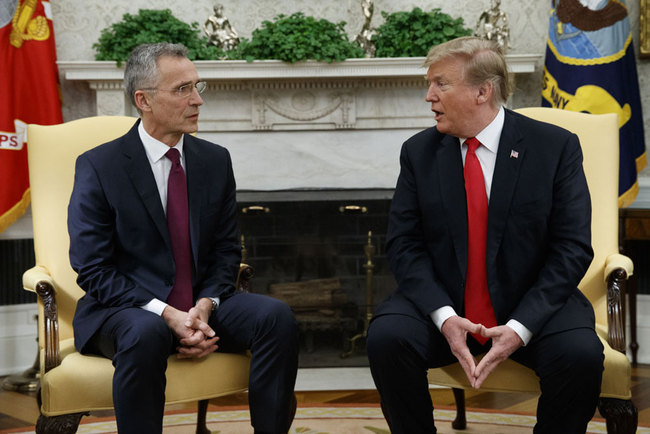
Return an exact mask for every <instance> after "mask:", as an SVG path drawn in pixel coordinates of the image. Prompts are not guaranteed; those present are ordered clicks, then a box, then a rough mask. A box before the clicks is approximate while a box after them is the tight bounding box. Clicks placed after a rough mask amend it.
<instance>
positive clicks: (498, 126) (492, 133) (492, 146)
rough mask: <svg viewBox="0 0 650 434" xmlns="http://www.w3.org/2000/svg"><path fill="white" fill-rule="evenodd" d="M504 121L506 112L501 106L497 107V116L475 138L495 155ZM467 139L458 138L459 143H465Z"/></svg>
mask: <svg viewBox="0 0 650 434" xmlns="http://www.w3.org/2000/svg"><path fill="white" fill-rule="evenodd" d="M505 119H506V112H505V110H504V109H503V106H501V107H499V111H498V112H497V115H496V116H495V117H494V119H493V120H492V122H490V123H489V124H488V126H487V127H485V128H483V130H481V132H480V133H478V134H477V135H476V138H477V139H478V141H479V142H481V144H482V145H483V146H485V147H486V148H487V149H489V150H490V151H491V152H493V153H495V154H496V153H497V150H498V149H499V140H500V139H501V131H502V130H503V123H504V122H505ZM465 140H467V138H460V143H461V144H463V143H465Z"/></svg>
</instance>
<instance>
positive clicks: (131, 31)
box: [93, 9, 219, 66]
mask: <svg viewBox="0 0 650 434" xmlns="http://www.w3.org/2000/svg"><path fill="white" fill-rule="evenodd" d="M156 42H173V43H180V44H183V45H185V46H186V47H187V49H188V51H189V58H190V59H192V60H212V59H216V58H217V56H218V54H219V53H218V50H217V48H216V47H214V46H211V45H208V44H207V39H206V38H205V37H202V36H201V35H200V32H199V25H198V23H192V24H187V23H185V22H183V21H181V20H179V19H178V18H176V17H174V15H172V13H171V11H170V10H169V9H163V10H154V9H140V10H139V12H138V13H137V14H136V15H131V14H124V15H123V16H122V20H121V21H119V22H117V23H115V24H113V25H111V26H109V27H107V28H105V29H104V30H102V32H101V35H100V37H99V40H98V41H97V42H96V43H95V44H93V48H94V49H95V51H96V55H95V60H116V61H117V63H118V66H119V65H120V63H121V62H123V61H126V60H127V58H128V56H129V53H131V51H132V50H133V49H134V48H135V47H137V46H138V45H140V44H144V43H156Z"/></svg>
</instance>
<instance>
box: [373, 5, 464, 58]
mask: <svg viewBox="0 0 650 434" xmlns="http://www.w3.org/2000/svg"><path fill="white" fill-rule="evenodd" d="M381 14H382V16H383V17H384V20H385V21H384V23H383V24H382V25H380V26H379V27H378V28H377V34H376V35H375V37H374V38H373V39H372V41H373V42H374V43H375V46H376V47H377V52H376V54H375V56H376V57H422V56H426V55H427V53H428V52H429V49H430V48H431V47H432V46H434V45H438V44H440V43H442V42H446V41H448V40H450V39H454V38H457V37H459V36H468V35H470V34H471V33H472V31H471V30H470V29H467V28H465V27H464V21H463V19H462V18H452V17H450V16H449V15H447V14H445V13H442V12H440V9H439V8H435V9H433V10H432V11H431V12H423V11H422V10H421V9H420V8H415V9H413V10H412V11H411V12H394V13H392V14H387V13H386V12H383V11H382V13H381Z"/></svg>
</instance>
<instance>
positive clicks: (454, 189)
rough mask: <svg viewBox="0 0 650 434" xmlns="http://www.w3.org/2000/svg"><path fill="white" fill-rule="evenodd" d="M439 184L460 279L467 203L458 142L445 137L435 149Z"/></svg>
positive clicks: (464, 256) (464, 264) (463, 270)
mask: <svg viewBox="0 0 650 434" xmlns="http://www.w3.org/2000/svg"><path fill="white" fill-rule="evenodd" d="M437 161H438V173H439V176H440V179H439V180H438V182H439V185H440V186H441V190H442V191H441V195H442V201H443V204H444V207H445V211H446V213H447V216H448V218H447V223H448V225H449V230H450V234H451V238H452V240H453V243H454V247H455V248H454V250H455V251H456V260H457V261H458V267H459V268H460V271H461V273H462V275H463V276H464V275H465V273H466V271H467V201H466V199H465V179H464V177H463V159H462V155H461V152H460V143H459V141H458V139H457V138H455V137H452V136H444V137H443V138H442V140H441V146H440V148H439V149H438V158H437Z"/></svg>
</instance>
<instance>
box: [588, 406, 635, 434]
mask: <svg viewBox="0 0 650 434" xmlns="http://www.w3.org/2000/svg"><path fill="white" fill-rule="evenodd" d="M598 410H599V411H600V414H602V415H603V417H604V418H605V420H606V421H607V433H608V434H634V433H636V428H637V425H638V424H639V411H638V410H637V408H636V407H635V406H634V404H633V403H632V401H631V400H627V401H626V400H623V399H615V398H600V399H599V400H598Z"/></svg>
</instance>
